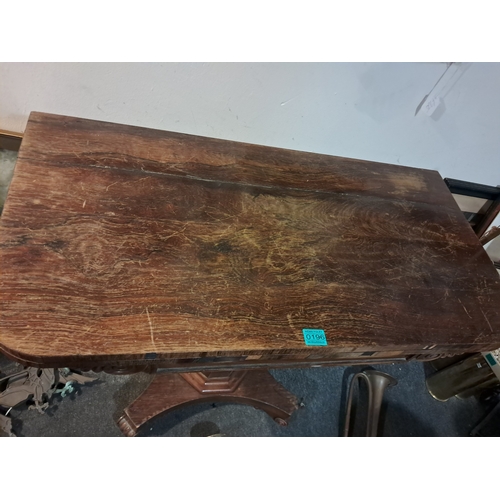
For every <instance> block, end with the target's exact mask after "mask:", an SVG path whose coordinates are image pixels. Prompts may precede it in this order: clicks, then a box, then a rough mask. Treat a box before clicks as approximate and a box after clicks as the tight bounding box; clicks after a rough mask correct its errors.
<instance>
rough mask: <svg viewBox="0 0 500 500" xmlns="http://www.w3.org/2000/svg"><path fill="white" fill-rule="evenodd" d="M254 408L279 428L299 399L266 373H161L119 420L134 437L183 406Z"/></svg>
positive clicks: (285, 422) (127, 433)
mask: <svg viewBox="0 0 500 500" xmlns="http://www.w3.org/2000/svg"><path fill="white" fill-rule="evenodd" d="M215 401H219V402H228V403H240V404H247V405H251V406H254V407H255V408H257V409H260V410H263V411H265V412H266V413H267V414H268V415H269V416H271V418H273V419H274V420H275V421H276V422H277V423H278V424H280V425H287V420H288V418H290V416H291V415H292V413H293V412H294V411H295V410H296V409H297V408H298V400H297V398H296V397H295V396H294V395H293V394H292V393H290V392H288V391H287V390H286V389H285V388H284V387H283V386H282V385H281V384H279V383H278V382H277V381H276V379H275V378H274V377H273V376H272V375H271V374H270V373H269V372H268V371H267V370H258V371H248V372H246V371H227V372H194V373H159V374H157V375H156V376H155V378H154V379H153V380H152V382H151V383H150V385H149V386H148V387H147V388H146V390H145V391H144V392H143V393H142V394H141V395H140V396H139V397H138V398H137V399H136V400H135V401H134V402H132V403H131V404H130V405H129V406H128V407H127V408H125V410H124V413H123V415H122V417H121V418H120V419H119V420H118V426H119V427H120V429H121V431H122V432H123V434H125V435H126V436H135V435H136V434H137V432H138V431H139V429H140V428H141V427H142V426H143V425H145V424H146V423H147V422H149V420H151V419H153V418H155V417H158V416H160V415H164V414H166V413H168V412H170V411H174V410H177V409H179V408H181V407H184V406H187V405H191V404H196V403H205V402H215Z"/></svg>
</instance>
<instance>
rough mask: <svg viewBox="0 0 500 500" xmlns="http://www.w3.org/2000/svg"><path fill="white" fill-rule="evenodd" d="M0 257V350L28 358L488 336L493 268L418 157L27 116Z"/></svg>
mask: <svg viewBox="0 0 500 500" xmlns="http://www.w3.org/2000/svg"><path fill="white" fill-rule="evenodd" d="M0 266H1V287H0V349H1V350H2V351H3V352H4V353H5V354H7V355H8V356H10V357H12V358H14V359H17V360H18V361H20V362H22V363H24V364H28V365H34V366H41V367H55V366H72V367H78V366H89V367H91V366H108V365H113V366H121V365H123V366H126V365H131V364H135V365H137V364H143V365H150V364H151V365H152V364H154V365H157V366H159V365H161V364H162V363H163V364H165V365H166V366H167V365H169V364H170V365H171V366H174V365H175V364H176V363H177V364H178V365H179V366H186V365H187V364H189V363H193V362H198V361H199V360H203V361H202V362H203V363H206V364H210V363H216V362H217V361H223V362H226V363H232V362H236V361H237V362H246V363H250V364H251V363H259V362H267V363H268V364H271V365H272V364H273V363H274V364H276V365H278V364H279V363H280V362H284V361H288V362H290V363H292V362H293V363H297V364H300V363H302V362H303V363H309V364H311V363H318V362H320V361H321V360H330V361H332V360H344V361H345V360H349V359H351V360H356V359H358V358H362V357H363V356H364V357H366V356H368V357H370V356H375V357H377V356H378V357H385V358H403V359H411V356H425V355H426V354H428V355H437V356H439V355H443V354H454V353H459V352H460V353H463V352H479V351H486V350H491V349H494V348H497V347H499V346H500V282H499V279H498V275H497V272H496V270H495V269H494V267H493V265H492V263H491V261H490V260H489V258H488V256H487V254H486V252H485V251H484V249H483V248H482V246H481V244H480V243H479V241H478V239H477V237H476V235H475V234H474V232H473V231H472V229H471V228H470V227H469V224H468V222H467V221H466V220H465V218H464V216H463V215H462V213H461V211H460V210H459V208H458V206H457V205H456V203H455V201H454V199H453V197H452V195H451V193H450V192H449V191H448V189H447V187H446V185H445V183H444V182H443V180H442V178H441V176H440V175H439V173H438V172H436V171H431V170H422V169H416V168H410V167H402V166H396V165H388V164H382V163H375V162H371V161H362V160H354V159H348V158H340V157H335V156H327V155H320V154H313V153H306V152H298V151H290V150H284V149H278V148H272V147H264V146H257V145H251V144H244V143H237V142H231V141H224V140H218V139H210V138H205V137H197V136H193V135H184V134H180V133H174V132H165V131H159V130H152V129H146V128H138V127H132V126H125V125H118V124H112V123H105V122H99V121H92V120H85V119H80V118H72V117H66V116H58V115H50V114H45V113H38V112H34V113H32V114H31V116H30V119H29V122H28V125H27V128H26V131H25V134H24V138H23V142H22V145H21V150H20V153H19V158H18V161H17V164H16V168H15V172H14V177H13V180H12V184H11V187H10V191H9V194H8V197H7V201H6V204H5V208H4V211H3V213H2V216H1V219H0ZM305 329H313V330H323V332H324V335H325V338H326V343H327V345H320V346H318V345H316V346H315V345H306V342H305V337H304V330H305ZM318 360H319V361H318ZM284 366H286V364H285V365H284Z"/></svg>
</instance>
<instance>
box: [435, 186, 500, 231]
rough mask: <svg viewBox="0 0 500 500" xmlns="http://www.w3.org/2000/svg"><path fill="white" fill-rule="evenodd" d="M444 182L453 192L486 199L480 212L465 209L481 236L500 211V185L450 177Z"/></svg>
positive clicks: (474, 228) (467, 217)
mask: <svg viewBox="0 0 500 500" xmlns="http://www.w3.org/2000/svg"><path fill="white" fill-rule="evenodd" d="M444 182H445V183H446V185H447V186H448V189H449V190H450V192H451V193H452V194H458V195H462V196H468V197H470V198H476V199H480V200H484V203H483V206H482V208H481V210H480V211H479V212H467V211H463V214H464V216H465V217H466V219H467V220H468V221H469V223H470V225H471V226H472V229H473V230H474V232H475V233H476V234H477V236H478V237H481V236H482V235H483V234H484V232H485V231H486V230H487V229H488V227H489V226H490V224H491V223H492V222H493V221H494V219H495V217H496V216H497V215H498V213H499V212H500V187H498V186H496V187H495V186H487V185H485V184H476V183H474V182H467V181H460V180H457V179H448V178H446V179H444Z"/></svg>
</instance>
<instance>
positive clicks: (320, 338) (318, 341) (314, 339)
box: [302, 328, 328, 345]
mask: <svg viewBox="0 0 500 500" xmlns="http://www.w3.org/2000/svg"><path fill="white" fill-rule="evenodd" d="M302 333H303V334H304V342H305V343H306V345H328V343H327V341H326V336H325V331H324V330H312V329H309V328H304V329H303V330H302Z"/></svg>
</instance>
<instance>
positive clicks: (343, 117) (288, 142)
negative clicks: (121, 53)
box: [0, 63, 500, 185]
mask: <svg viewBox="0 0 500 500" xmlns="http://www.w3.org/2000/svg"><path fill="white" fill-rule="evenodd" d="M445 69H446V64H445V63H408V64H399V63H389V64H385V63H357V64H352V63H335V64H312V63H306V64H299V63H297V64H295V63H294V64H274V63H265V64H260V63H255V64H225V63H224V64H215V63H199V64H194V63H186V64H179V63H168V64H149V63H139V64H106V63H95V64H94V63H70V64H61V63H54V64H42V63H34V64H32V63H3V64H1V65H0V128H3V129H7V130H13V131H23V130H24V127H25V124H26V120H27V118H28V115H29V113H30V111H32V110H36V111H46V112H51V113H59V114H67V115H72V116H80V117H85V118H94V119H99V120H106V121H112V122H119V123H126V124H132V125H140V126H145V127H153V128H159V129H164V130H175V131H179V132H186V133H191V134H198V135H205V136H211V137H219V138H223V139H232V140H238V141H243V142H250V143H257V144H265V145H271V146H277V147H284V148H291V149H298V150H304V151H313V152H318V153H326V154H333V155H340V156H347V157H353V158H362V159H367V160H374V161H381V162H389V163H396V164H401V165H409V166H413V167H420V168H427V169H435V170H438V171H439V172H440V173H441V175H442V176H443V177H453V178H457V179H463V180H468V181H472V182H480V183H484V184H490V185H498V184H500V133H499V132H500V64H481V63H473V64H462V65H453V66H452V67H451V68H450V70H449V71H448V73H447V75H445V76H446V77H445V78H443V80H442V81H441V83H440V84H439V85H438V86H437V87H436V90H435V91H434V92H435V93H436V92H437V93H438V94H439V96H440V97H441V98H442V103H441V105H440V107H439V108H438V109H437V110H436V112H435V114H434V115H432V116H427V115H426V114H424V113H423V112H422V111H421V112H420V113H419V114H418V115H417V116H414V115H415V109H416V107H417V105H418V103H419V102H420V101H421V100H422V98H423V97H424V96H425V95H426V94H427V93H428V92H429V91H430V90H431V88H432V87H433V85H434V84H435V83H436V81H437V80H438V78H439V77H440V76H441V75H442V73H443V72H444V71H445ZM452 73H454V77H453V78H448V77H450V75H451V74H452Z"/></svg>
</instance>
